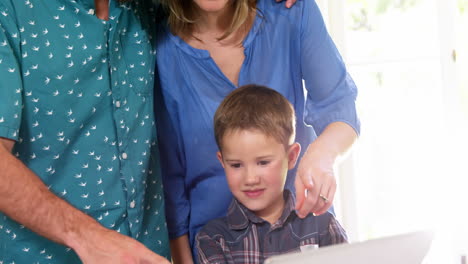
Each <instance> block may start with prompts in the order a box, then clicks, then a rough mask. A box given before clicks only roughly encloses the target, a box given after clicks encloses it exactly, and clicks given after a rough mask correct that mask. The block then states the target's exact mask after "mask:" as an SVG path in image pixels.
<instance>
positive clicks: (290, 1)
mask: <svg viewBox="0 0 468 264" xmlns="http://www.w3.org/2000/svg"><path fill="white" fill-rule="evenodd" d="M282 1H284V0H276V2H282ZM296 1H297V0H286V4H285V5H286V7H287V8H291V6H293V5H294V4H295V3H296Z"/></svg>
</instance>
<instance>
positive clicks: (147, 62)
mask: <svg viewBox="0 0 468 264" xmlns="http://www.w3.org/2000/svg"><path fill="white" fill-rule="evenodd" d="M121 41H122V49H123V56H124V59H125V63H126V66H127V67H126V71H127V73H128V86H129V87H130V88H131V89H132V90H133V91H135V92H136V93H137V94H138V95H143V96H144V95H148V94H150V93H151V91H152V89H153V84H154V66H155V65H154V64H155V52H154V50H153V47H152V43H151V41H150V40H149V39H148V33H147V32H146V31H145V30H137V31H133V32H127V33H126V35H124V36H122V37H121Z"/></svg>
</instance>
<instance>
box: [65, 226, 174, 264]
mask: <svg viewBox="0 0 468 264" xmlns="http://www.w3.org/2000/svg"><path fill="white" fill-rule="evenodd" d="M83 235H84V236H86V237H77V238H76V240H75V241H70V242H69V243H68V244H70V246H71V247H72V248H73V249H74V250H75V252H76V253H77V254H78V256H79V257H80V259H81V261H82V262H83V263H84V264H107V263H108V264H170V263H169V261H167V260H166V259H165V258H164V257H161V256H159V255H157V254H155V253H153V252H152V251H151V250H149V249H148V248H146V247H145V246H144V245H143V244H141V243H139V242H138V241H136V240H134V239H132V238H130V237H127V236H124V235H121V234H119V233H117V232H115V231H113V230H109V229H105V228H104V227H99V228H98V229H97V230H93V229H90V230H87V231H85V232H84V233H83Z"/></svg>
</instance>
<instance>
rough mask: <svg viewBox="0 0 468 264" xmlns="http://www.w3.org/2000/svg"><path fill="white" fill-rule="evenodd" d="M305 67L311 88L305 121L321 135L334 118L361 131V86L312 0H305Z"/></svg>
mask: <svg viewBox="0 0 468 264" xmlns="http://www.w3.org/2000/svg"><path fill="white" fill-rule="evenodd" d="M303 4H304V8H303V15H302V16H303V18H302V23H301V33H300V34H301V69H302V78H303V79H304V81H305V87H306V89H307V98H306V105H305V111H304V122H305V123H306V124H308V125H311V126H313V128H314V130H315V132H316V133H317V135H320V134H321V133H322V132H323V130H324V129H325V128H326V127H327V126H328V125H329V124H330V123H333V122H338V121H341V122H345V123H347V124H348V125H350V126H351V127H352V128H354V130H355V131H356V133H357V134H359V132H360V123H359V120H358V117H357V113H356V106H355V100H356V96H357V88H356V85H355V84H354V82H353V80H352V79H351V77H350V75H349V74H348V72H347V70H346V67H345V64H344V62H343V59H342V58H341V55H340V54H339V52H338V50H337V48H336V46H335V44H334V43H333V40H332V39H331V37H330V35H329V34H328V32H327V29H326V27H325V23H324V21H323V17H322V15H321V13H320V10H319V8H318V6H317V4H316V3H315V1H312V0H304V1H303Z"/></svg>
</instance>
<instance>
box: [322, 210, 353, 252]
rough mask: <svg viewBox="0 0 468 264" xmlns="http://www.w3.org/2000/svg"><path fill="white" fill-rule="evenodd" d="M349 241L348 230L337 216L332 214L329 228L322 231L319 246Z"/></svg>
mask: <svg viewBox="0 0 468 264" xmlns="http://www.w3.org/2000/svg"><path fill="white" fill-rule="evenodd" d="M347 242H348V236H347V235H346V231H345V230H344V228H343V227H342V226H341V225H340V223H339V222H338V221H337V220H336V218H335V217H334V216H333V215H331V214H330V221H329V223H328V228H327V229H325V230H323V232H321V233H320V240H319V246H320V247H324V246H330V245H335V244H341V243H347Z"/></svg>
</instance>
